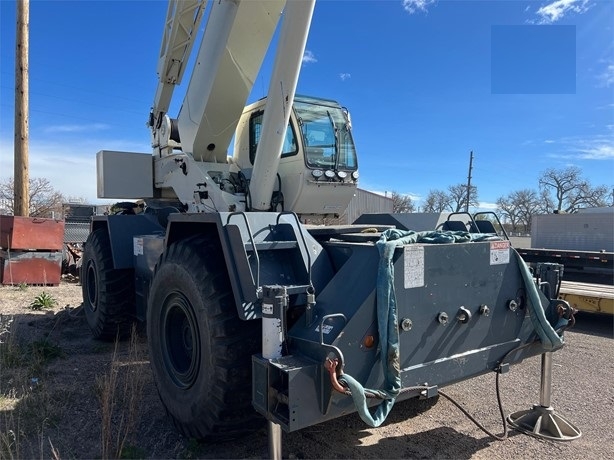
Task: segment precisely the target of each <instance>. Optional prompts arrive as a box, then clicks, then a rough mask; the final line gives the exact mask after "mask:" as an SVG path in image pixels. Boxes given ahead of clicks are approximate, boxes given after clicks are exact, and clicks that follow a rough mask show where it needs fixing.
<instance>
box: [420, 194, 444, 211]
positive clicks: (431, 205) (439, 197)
mask: <svg viewBox="0 0 614 460" xmlns="http://www.w3.org/2000/svg"><path fill="white" fill-rule="evenodd" d="M450 206H451V205H450V197H449V196H448V194H447V193H446V192H444V191H443V190H429V193H428V195H427V196H426V198H425V199H424V206H423V207H422V209H423V211H424V212H444V211H447V210H449V208H450Z"/></svg>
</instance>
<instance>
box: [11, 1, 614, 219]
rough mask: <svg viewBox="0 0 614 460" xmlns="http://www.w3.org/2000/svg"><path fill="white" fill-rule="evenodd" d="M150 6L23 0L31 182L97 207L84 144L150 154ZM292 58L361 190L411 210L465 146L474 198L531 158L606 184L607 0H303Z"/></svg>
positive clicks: (610, 62)
mask: <svg viewBox="0 0 614 460" xmlns="http://www.w3.org/2000/svg"><path fill="white" fill-rule="evenodd" d="M15 10H16V6H15V2H13V1H6V0H0V30H1V37H0V57H1V61H0V77H1V78H0V180H4V179H5V178H7V177H9V176H12V174H13V118H14V60H15V54H14V48H15V18H16V12H15ZM165 15H166V2H165V1H102V2H98V1H81V2H77V1H68V2H65V1H40V0H38V1H37V0H31V1H30V147H29V152H30V168H31V171H30V175H31V177H47V178H49V179H50V180H51V182H52V185H53V186H54V187H55V188H56V189H58V190H59V191H61V192H63V193H64V194H65V195H67V196H71V197H82V198H85V199H86V200H87V201H90V202H98V201H99V200H97V199H96V185H95V181H96V180H95V154H96V152H97V151H98V150H102V149H107V150H124V151H136V152H138V151H140V152H149V151H151V149H150V144H149V142H150V137H149V130H148V129H147V128H146V126H145V121H146V119H147V116H148V114H149V109H150V107H151V104H152V101H153V96H154V91H155V88H156V84H157V80H156V64H157V55H158V51H159V47H160V40H161V34H162V28H163V22H164V19H165ZM203 24H204V21H203ZM303 62H304V64H303V68H302V72H301V76H300V80H299V86H298V93H300V94H307V95H314V96H322V97H327V98H331V99H336V100H338V101H339V102H340V103H341V104H342V105H344V106H346V107H348V109H349V110H350V112H351V115H352V122H353V129H354V138H355V141H356V144H357V149H358V153H359V170H360V184H359V185H360V187H361V188H364V189H367V190H372V191H377V192H384V191H388V192H391V191H393V190H394V191H397V192H399V193H403V194H410V195H411V196H412V197H413V198H414V199H415V200H416V201H417V202H418V204H420V199H422V198H424V197H426V195H427V194H428V192H429V190H431V189H446V188H447V187H448V186H449V185H454V184H459V183H465V182H466V181H467V173H468V166H469V152H470V151H473V152H474V161H473V172H472V176H473V177H472V184H475V185H477V187H478V190H479V199H480V201H481V203H482V205H483V207H490V206H492V204H493V203H494V202H495V201H496V199H497V198H498V197H500V196H504V195H507V194H508V193H510V192H512V191H515V190H520V189H523V188H537V183H538V177H539V175H540V173H541V172H543V171H544V170H545V169H547V168H564V167H567V166H570V165H575V166H578V167H580V168H581V169H582V171H583V173H584V175H585V177H586V178H588V179H589V180H590V181H591V183H592V184H593V185H601V184H604V185H607V186H610V187H612V186H614V2H613V1H611V0H556V1H554V0H545V1H521V0H512V1H502V0H481V1H464V0H448V1H444V0H405V1H402V0H385V1H366V0H365V1H349V0H348V1H333V0H319V1H318V2H317V4H316V9H315V13H314V17H313V21H312V26H311V31H310V35H309V40H308V43H307V52H306V55H305V58H304V61H303ZM271 63H272V60H271V58H270V57H268V58H267V59H266V60H265V64H264V66H263V69H262V72H261V75H260V77H259V78H258V80H257V82H256V85H255V87H254V91H253V93H252V95H251V96H250V101H253V100H256V99H258V98H260V97H262V96H264V95H265V94H266V90H267V88H268V77H269V76H270V68H271ZM187 82H188V78H187V77H186V78H185V79H184V83H183V85H182V88H183V87H185V86H187ZM182 88H180V89H179V90H177V91H176V92H175V98H174V100H173V104H172V105H171V110H170V111H169V113H170V115H171V116H176V115H177V113H178V110H179V107H180V106H181V98H182V97H181V96H182V92H181V89H182Z"/></svg>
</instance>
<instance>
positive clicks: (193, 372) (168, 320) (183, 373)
mask: <svg viewBox="0 0 614 460" xmlns="http://www.w3.org/2000/svg"><path fill="white" fill-rule="evenodd" d="M162 312H163V313H162V314H163V318H162V322H161V326H162V330H161V331H160V332H161V337H162V347H163V350H162V356H163V357H164V366H165V367H166V371H167V373H168V375H169V376H170V377H171V379H172V380H173V382H174V383H175V385H177V386H178V387H179V388H182V389H186V388H189V387H191V386H192V385H193V384H194V382H195V381H196V377H197V375H198V371H199V368H200V334H199V329H198V323H197V321H196V316H195V314H194V308H193V307H192V304H191V303H190V301H189V300H188V299H187V298H186V297H185V295H183V294H182V293H180V292H175V293H172V294H170V295H169V296H168V297H167V298H166V300H165V301H164V305H163V308H162Z"/></svg>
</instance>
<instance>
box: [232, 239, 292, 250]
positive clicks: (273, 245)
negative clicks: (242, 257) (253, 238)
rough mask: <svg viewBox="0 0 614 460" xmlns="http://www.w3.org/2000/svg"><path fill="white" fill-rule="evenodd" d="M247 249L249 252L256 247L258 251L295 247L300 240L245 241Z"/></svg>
mask: <svg viewBox="0 0 614 460" xmlns="http://www.w3.org/2000/svg"><path fill="white" fill-rule="evenodd" d="M244 246H245V250H246V251H247V252H250V251H251V252H253V251H254V247H255V249H256V251H268V250H276V249H293V248H296V247H298V242H296V241H259V242H257V243H254V244H252V243H245V244H244Z"/></svg>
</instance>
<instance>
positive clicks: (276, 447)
mask: <svg viewBox="0 0 614 460" xmlns="http://www.w3.org/2000/svg"><path fill="white" fill-rule="evenodd" d="M263 295H264V297H263V299H262V357H263V358H265V359H276V358H281V350H282V346H283V341H284V330H283V327H284V323H283V317H284V314H285V310H286V307H287V306H288V294H287V292H286V288H285V286H264V287H263ZM267 425H268V432H269V458H271V459H272V460H281V458H282V454H281V446H282V444H281V426H280V425H279V424H277V423H275V422H272V421H270V420H269V421H268V422H267Z"/></svg>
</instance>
